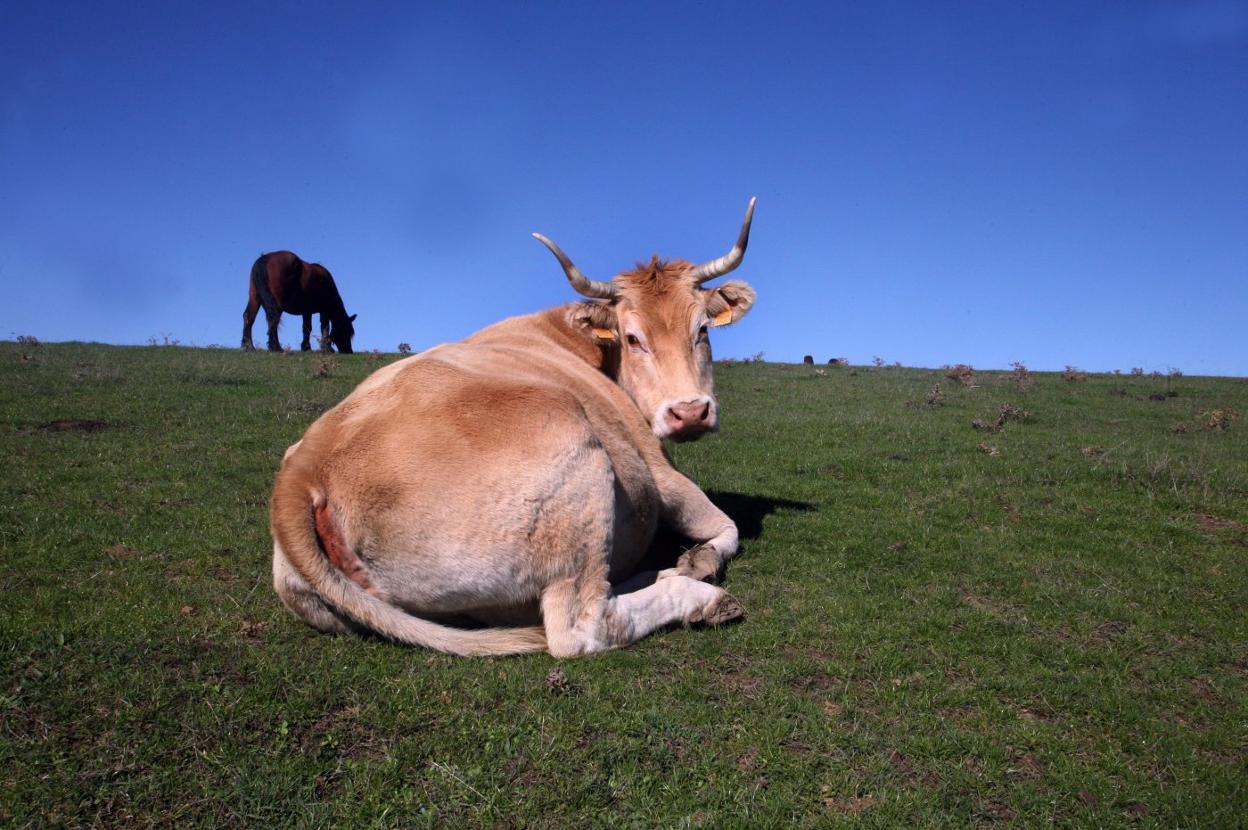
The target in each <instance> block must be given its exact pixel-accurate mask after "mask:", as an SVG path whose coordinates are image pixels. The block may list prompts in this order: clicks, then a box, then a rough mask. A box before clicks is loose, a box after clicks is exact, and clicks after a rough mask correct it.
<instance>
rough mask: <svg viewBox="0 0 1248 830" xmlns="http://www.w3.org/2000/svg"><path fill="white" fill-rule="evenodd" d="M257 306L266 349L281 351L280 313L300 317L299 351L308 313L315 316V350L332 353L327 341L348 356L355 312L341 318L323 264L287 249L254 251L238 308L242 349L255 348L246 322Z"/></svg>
mask: <svg viewBox="0 0 1248 830" xmlns="http://www.w3.org/2000/svg"><path fill="white" fill-rule="evenodd" d="M260 306H264V316H265V319H266V320H267V321H268V324H269V351H271V352H280V351H281V350H282V344H281V343H279V342H278V340H277V323H278V321H279V320H280V319H281V317H282V312H283V311H284V312H286V313H288V314H302V315H303V342H302V343H301V344H300V345H299V348H300V349H302V350H303V351H305V352H306V351H310V350H311V348H312V344H311V343H310V342H309V337H310V336H311V334H312V315H313V314H320V315H321V348H322V349H323V350H325V351H332V349H331V348H330V344H331V343H332V344H333V345H334V346H337V347H338V351H339V352H340V353H342V354H351V338H352V337H354V336H355V327H354V326H353V325H352V324H353V323H354V322H355V318H356V316H357V315H355V314H352V315H351V316H349V317H348V316H347V310H346V308H345V307H344V306H343V304H342V297H341V296H340V295H339V294H338V287H337V286H336V285H334V278H333V277H332V276H331V275H330V273H329V270H328V269H326V268H325V266H323V265H320V264H318V263H315V262H304V261H303V260H301V259H300V258H299V257H297V256H295V255H294V254H293V253H291V252H290V251H273V252H271V253H267V254H261V255H260V257H259V259H257V260H256V263H255V265H252V266H251V281H250V284H249V286H248V292H247V308H245V309H243V348H244V349H246V350H248V351H252V350H254V349H255V348H256V347H255V345H254V344H253V343H252V342H251V324H252V323H254V322H255V320H256V314H257V312H258V311H259V309H260Z"/></svg>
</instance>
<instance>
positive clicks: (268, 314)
mask: <svg viewBox="0 0 1248 830" xmlns="http://www.w3.org/2000/svg"><path fill="white" fill-rule="evenodd" d="M264 317H265V319H266V320H267V321H268V324H269V351H271V352H280V351H281V350H282V344H281V343H279V342H278V340H277V323H278V321H279V320H281V319H282V312H281V310H280V309H275V308H269V307H268V306H265V309H264Z"/></svg>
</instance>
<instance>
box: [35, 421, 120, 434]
mask: <svg viewBox="0 0 1248 830" xmlns="http://www.w3.org/2000/svg"><path fill="white" fill-rule="evenodd" d="M40 426H41V428H42V429H45V430H47V431H48V432H99V431H100V430H102V429H105V428H106V427H107V426H108V424H106V423H105V422H103V421H95V420H90V419H86V418H61V419H59V420H56V421H48V422H47V423H46V424H41V425H40Z"/></svg>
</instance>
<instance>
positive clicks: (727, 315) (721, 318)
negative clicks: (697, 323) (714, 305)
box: [711, 308, 732, 326]
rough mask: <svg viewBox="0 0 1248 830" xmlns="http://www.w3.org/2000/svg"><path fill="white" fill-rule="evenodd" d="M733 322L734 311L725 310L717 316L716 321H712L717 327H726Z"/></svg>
mask: <svg viewBox="0 0 1248 830" xmlns="http://www.w3.org/2000/svg"><path fill="white" fill-rule="evenodd" d="M731 322H732V309H731V308H725V309H724V310H723V311H721V312H719V313H718V314H716V315H715V319H714V320H712V321H711V323H712V324H714V325H716V326H726V325H728V324H729V323H731Z"/></svg>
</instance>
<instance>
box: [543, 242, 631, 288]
mask: <svg viewBox="0 0 1248 830" xmlns="http://www.w3.org/2000/svg"><path fill="white" fill-rule="evenodd" d="M533 238H534V239H536V240H537V241H538V242H541V243H542V244H543V245H545V246H546V247H547V248H549V249H550V252H551V253H552V254H554V255H555V259H557V260H559V264H560V265H562V266H563V273H565V274H567V275H568V282H570V283H572V287H573V288H575V289H576V290H577V293H579V294H584V295H585V296H586V297H595V298H597V299H601V300H610V299H612V298H613V297H615V284H614V283H609V282H598V281H597V280H591V279H589V278H588V277H586V276H585V275H584V274H582V273H581V269H580V268H577V267H576V266H575V265H573V264H572V260H570V259H568V255H567V254H565V253H564V252H563V251H561V250H560V249H559V246H558V245H556V244H555V243H553V242H551V241H550V240H549V239H547V238H546V237H544V236H542V235H541V234H540V233H535V234H533Z"/></svg>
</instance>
